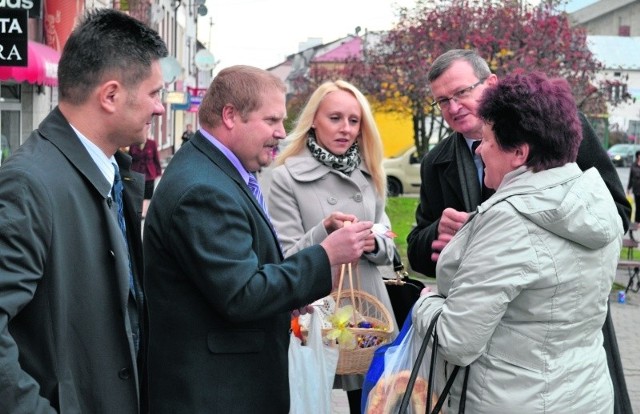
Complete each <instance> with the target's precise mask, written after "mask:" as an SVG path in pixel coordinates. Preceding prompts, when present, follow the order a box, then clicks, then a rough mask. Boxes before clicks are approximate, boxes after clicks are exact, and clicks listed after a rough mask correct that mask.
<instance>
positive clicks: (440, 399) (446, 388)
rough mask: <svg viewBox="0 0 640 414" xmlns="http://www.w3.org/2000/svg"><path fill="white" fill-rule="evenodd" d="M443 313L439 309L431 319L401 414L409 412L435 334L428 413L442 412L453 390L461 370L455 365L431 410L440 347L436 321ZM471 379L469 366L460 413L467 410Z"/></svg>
mask: <svg viewBox="0 0 640 414" xmlns="http://www.w3.org/2000/svg"><path fill="white" fill-rule="evenodd" d="M441 313H442V309H440V310H438V311H437V312H436V314H435V315H433V318H432V319H431V322H430V323H429V327H428V328H427V333H426V335H425V337H424V339H423V341H422V345H421V346H420V350H419V351H418V356H417V357H416V362H415V364H414V365H413V368H412V369H411V375H410V376H409V382H408V383H407V389H406V391H405V393H404V396H403V397H402V402H401V404H400V409H399V410H398V413H400V414H405V413H406V412H407V408H408V406H409V401H410V400H411V394H412V392H413V387H414V386H415V382H416V379H417V377H418V371H419V369H420V365H422V360H423V359H424V354H425V353H426V351H427V346H428V344H429V339H430V337H431V336H432V335H433V346H432V349H433V351H432V353H431V366H430V368H429V381H428V382H427V407H426V408H427V409H426V412H427V413H431V414H436V413H438V412H440V410H441V409H442V406H443V405H444V402H445V400H446V398H447V395H449V391H450V390H451V387H452V386H453V381H455V379H456V376H457V375H458V371H459V370H460V367H459V366H457V365H456V366H455V367H454V368H453V371H452V372H451V375H450V376H449V378H448V379H447V382H446V384H445V386H444V388H443V390H442V392H441V394H440V396H439V397H438V401H437V402H436V405H435V406H434V407H433V410H430V408H431V390H432V384H433V377H434V375H433V373H434V369H435V368H434V367H435V362H436V355H437V349H438V330H437V329H436V322H437V321H438V318H439V317H440V314H441ZM468 379H469V367H468V366H467V367H466V369H465V375H464V381H463V384H462V392H461V395H460V405H459V407H458V413H459V414H464V410H465V405H466V396H467V382H468Z"/></svg>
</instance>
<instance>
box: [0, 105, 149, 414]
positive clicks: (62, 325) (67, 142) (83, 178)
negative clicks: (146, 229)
mask: <svg viewBox="0 0 640 414" xmlns="http://www.w3.org/2000/svg"><path fill="white" fill-rule="evenodd" d="M116 158H117V160H118V163H119V165H120V171H121V175H122V177H123V182H124V199H125V207H126V208H125V215H126V217H127V225H128V226H129V227H128V228H129V229H130V231H131V232H132V234H134V235H136V234H137V235H138V237H130V241H129V244H130V245H131V251H132V257H133V263H134V268H135V270H136V273H138V274H141V273H140V272H141V271H142V268H141V265H142V261H141V254H142V246H141V240H140V237H139V235H140V220H139V217H140V212H141V208H142V195H143V194H142V193H143V187H144V178H143V177H142V176H141V175H140V174H137V173H131V172H130V171H129V170H128V168H129V164H130V158H129V156H128V155H125V154H121V153H119V154H117V155H116ZM110 190H111V186H110V185H109V183H108V181H107V180H106V179H105V177H104V175H103V174H102V173H101V172H100V170H99V168H98V167H97V166H96V164H95V163H94V161H93V160H92V158H91V156H90V155H89V153H88V152H87V150H86V149H85V147H84V145H83V144H82V142H80V140H79V138H78V137H77V135H76V133H75V132H74V131H73V129H72V128H71V127H70V125H69V123H68V122H67V120H66V119H65V118H64V117H63V115H62V113H61V112H60V111H59V110H58V109H57V108H56V109H54V110H53V111H52V112H51V113H50V114H49V115H48V116H47V117H46V118H45V119H44V121H43V122H42V123H41V124H40V126H39V128H38V129H37V130H35V131H34V132H33V133H32V134H31V136H30V137H29V138H28V140H27V141H26V142H25V143H24V145H22V146H21V147H20V148H19V149H18V150H17V151H16V152H14V154H13V155H12V156H11V157H10V158H9V159H8V160H7V161H6V162H5V163H3V164H2V167H1V168H0V413H12V414H15V413H29V414H33V413H45V412H60V413H114V414H116V413H117V414H122V413H128V414H135V413H138V412H139V400H140V399H141V397H140V395H139V391H138V390H139V387H138V379H139V378H138V368H137V362H136V356H135V351H134V346H133V342H132V338H131V326H130V322H129V318H128V316H127V300H128V293H129V282H128V281H129V270H128V263H127V260H126V257H127V253H126V250H125V243H124V239H123V238H122V233H121V232H120V229H119V227H118V223H117V219H116V216H115V215H114V210H113V209H115V208H116V207H115V203H112V202H111V199H110V198H109V193H110Z"/></svg>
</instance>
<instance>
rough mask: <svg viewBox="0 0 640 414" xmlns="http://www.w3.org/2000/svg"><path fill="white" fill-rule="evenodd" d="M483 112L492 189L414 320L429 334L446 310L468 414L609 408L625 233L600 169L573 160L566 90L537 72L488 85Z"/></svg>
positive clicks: (447, 353)
mask: <svg viewBox="0 0 640 414" xmlns="http://www.w3.org/2000/svg"><path fill="white" fill-rule="evenodd" d="M478 115H479V116H480V117H481V118H482V119H483V120H484V121H485V125H484V127H483V131H482V144H481V145H480V147H479V148H478V150H479V151H480V154H481V157H482V159H483V161H484V163H485V178H484V180H485V184H486V185H487V186H488V187H490V188H494V189H496V193H495V194H494V195H493V196H492V197H491V198H490V199H488V200H487V201H485V202H484V203H483V204H482V205H480V207H478V209H477V211H476V212H475V213H472V215H471V216H470V218H469V220H468V221H467V223H466V224H465V225H464V226H463V227H462V228H461V229H460V230H459V232H458V233H457V234H456V235H455V236H454V237H453V239H452V240H451V241H450V242H449V244H448V245H447V246H446V248H445V249H444V250H443V251H442V254H441V255H440V258H439V260H438V264H437V268H436V274H437V286H438V292H439V294H435V293H433V292H424V293H425V294H424V295H423V296H422V297H421V298H420V299H419V300H418V302H417V303H416V306H415V307H414V310H413V318H414V323H415V325H416V326H417V327H418V331H419V332H421V333H422V334H424V332H425V331H426V327H427V326H428V324H429V322H430V321H431V319H432V317H433V316H434V314H435V313H436V312H437V311H440V310H441V311H442V313H441V315H440V318H439V319H438V321H437V325H436V329H437V332H438V335H439V348H438V352H439V354H438V355H439V358H441V359H442V358H443V359H444V360H446V361H447V362H448V364H446V365H447V368H446V370H447V374H448V373H449V372H450V371H451V368H452V366H451V364H455V365H460V366H469V369H470V371H469V378H468V385H467V387H468V388H467V392H466V409H467V412H472V413H515V412H520V413H543V412H546V413H569V412H571V413H586V412H589V413H612V412H613V389H612V385H611V379H610V377H609V371H608V369H607V360H606V355H605V351H604V348H603V346H602V331H601V328H602V324H603V322H604V320H605V316H606V312H607V300H608V296H609V292H610V289H611V284H612V282H613V280H614V276H615V272H616V266H617V261H618V257H619V254H620V248H621V242H622V235H623V228H622V222H621V220H620V217H619V215H618V213H617V212H616V206H615V204H614V202H613V199H612V198H611V195H610V193H609V191H607V187H606V186H605V184H604V182H603V180H602V179H601V177H600V175H599V174H598V172H597V170H595V169H594V168H591V169H589V170H587V171H585V172H581V171H580V168H579V167H578V166H577V165H576V164H575V160H576V155H577V151H578V146H579V144H580V141H581V139H582V136H581V127H580V120H579V118H578V113H577V109H576V105H575V102H574V100H573V97H572V95H571V90H570V89H569V86H568V84H567V82H566V81H565V80H564V79H549V78H547V77H546V76H544V75H543V74H540V73H533V74H528V75H527V74H521V75H513V76H509V77H506V78H505V79H503V80H502V81H501V82H500V83H499V84H498V85H496V86H493V87H490V88H488V89H487V90H486V91H485V93H484V94H483V96H482V98H481V102H480V106H479V109H478ZM443 365H444V364H443ZM462 373H464V370H461V371H460V374H458V377H457V378H456V381H455V382H454V386H453V387H452V389H451V395H450V398H451V401H450V404H451V407H453V408H454V409H456V407H458V403H459V400H460V396H461V391H462V385H463V384H462V383H463V378H464V375H462Z"/></svg>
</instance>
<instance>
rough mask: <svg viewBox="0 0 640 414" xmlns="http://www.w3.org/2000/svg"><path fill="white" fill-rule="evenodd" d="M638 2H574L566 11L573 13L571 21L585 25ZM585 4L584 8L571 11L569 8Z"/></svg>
mask: <svg viewBox="0 0 640 414" xmlns="http://www.w3.org/2000/svg"><path fill="white" fill-rule="evenodd" d="M636 1H637V0H599V1H590V0H573V1H571V2H569V4H567V8H566V11H567V12H568V13H571V19H572V20H574V21H575V22H576V23H578V24H585V23H588V22H590V21H592V20H594V19H597V18H598V17H601V16H604V15H605V14H607V13H611V12H613V11H615V10H618V9H621V8H623V7H625V6H627V5H629V4H631V3H634V2H636ZM574 2H575V3H578V2H580V3H583V7H580V8H578V9H575V10H574V11H569V6H570V5H572V3H574Z"/></svg>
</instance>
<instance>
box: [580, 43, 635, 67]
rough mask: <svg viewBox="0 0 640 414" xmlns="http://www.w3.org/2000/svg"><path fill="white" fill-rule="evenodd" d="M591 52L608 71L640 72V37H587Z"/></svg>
mask: <svg viewBox="0 0 640 414" xmlns="http://www.w3.org/2000/svg"><path fill="white" fill-rule="evenodd" d="M587 44H588V46H589V50H591V52H592V53H593V54H594V55H595V57H596V59H598V60H599V61H600V62H602V63H603V64H604V66H605V68H607V69H626V70H640V36H633V37H626V36H595V35H593V36H587Z"/></svg>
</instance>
